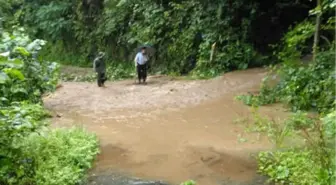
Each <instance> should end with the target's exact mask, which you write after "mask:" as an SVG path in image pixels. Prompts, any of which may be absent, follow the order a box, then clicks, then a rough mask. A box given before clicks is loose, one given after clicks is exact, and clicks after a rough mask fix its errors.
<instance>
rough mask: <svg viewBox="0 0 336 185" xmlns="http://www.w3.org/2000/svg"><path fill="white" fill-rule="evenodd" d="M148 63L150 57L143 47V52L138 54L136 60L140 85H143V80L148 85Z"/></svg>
mask: <svg viewBox="0 0 336 185" xmlns="http://www.w3.org/2000/svg"><path fill="white" fill-rule="evenodd" d="M147 61H148V56H147V54H146V47H143V48H141V52H138V53H137V54H136V56H135V59H134V62H135V66H136V68H137V73H138V80H139V84H140V83H141V80H143V83H144V84H146V78H147Z"/></svg>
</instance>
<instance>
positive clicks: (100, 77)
mask: <svg viewBox="0 0 336 185" xmlns="http://www.w3.org/2000/svg"><path fill="white" fill-rule="evenodd" d="M105 81H106V77H105V73H98V75H97V84H98V87H101V86H102V85H104V83H105Z"/></svg>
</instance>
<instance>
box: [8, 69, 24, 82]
mask: <svg viewBox="0 0 336 185" xmlns="http://www.w3.org/2000/svg"><path fill="white" fill-rule="evenodd" d="M3 71H4V72H5V73H6V74H8V75H9V76H13V77H16V78H18V79H19V80H24V79H25V77H24V75H23V74H22V73H21V71H20V70H17V69H13V68H5V69H3Z"/></svg>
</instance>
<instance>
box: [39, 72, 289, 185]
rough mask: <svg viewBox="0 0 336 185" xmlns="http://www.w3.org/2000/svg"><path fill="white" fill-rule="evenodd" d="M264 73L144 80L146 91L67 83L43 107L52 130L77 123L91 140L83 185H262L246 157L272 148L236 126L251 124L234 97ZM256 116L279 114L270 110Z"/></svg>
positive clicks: (249, 89) (275, 109)
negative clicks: (93, 154) (96, 142)
mask: <svg viewBox="0 0 336 185" xmlns="http://www.w3.org/2000/svg"><path fill="white" fill-rule="evenodd" d="M265 74H266V73H265V70H263V69H251V70H246V71H239V72H233V73H228V74H225V75H224V76H222V77H218V78H216V79H212V80H202V81H187V80H173V79H171V78H168V77H151V78H150V79H149V83H148V85H146V86H142V85H134V84H133V81H132V80H128V81H121V82H113V83H108V84H107V88H105V89H102V88H98V87H96V85H95V84H93V83H78V82H76V83H75V82H73V83H71V82H68V83H63V87H62V88H61V89H59V90H58V91H57V92H56V93H54V94H53V95H51V96H50V97H48V98H46V99H45V105H46V107H47V108H49V109H51V110H52V111H53V112H55V114H58V115H59V116H58V117H55V118H53V126H55V127H68V126H73V125H80V126H83V127H85V128H87V129H88V130H89V131H91V132H94V133H96V134H97V136H98V137H99V139H100V145H101V154H100V155H99V156H98V159H97V161H96V163H95V168H94V169H93V170H92V171H91V172H90V174H91V178H90V179H91V182H90V184H102V185H109V184H111V185H114V184H118V185H124V184H125V185H128V184H143V185H145V184H163V183H160V182H157V181H154V182H151V181H140V180H137V179H135V178H132V177H137V178H141V179H154V180H160V181H163V182H166V183H169V184H179V183H180V182H183V181H185V180H188V179H193V180H195V181H197V183H198V184H200V185H215V184H231V185H238V184H244V185H248V184H263V178H261V177H259V176H258V175H257V174H256V163H255V159H254V158H253V154H256V153H257V152H258V151H260V150H264V149H270V148H271V147H272V145H271V144H270V143H269V142H268V141H267V140H266V138H264V137H262V136H261V137H259V136H258V135H255V134H247V133H246V132H244V128H243V126H242V125H240V124H237V123H236V122H246V123H248V122H250V121H251V119H252V118H251V116H250V111H249V107H247V106H245V105H243V104H242V103H241V102H237V101H235V100H234V97H235V96H236V95H239V94H241V93H246V92H255V91H256V90H258V88H259V84H260V81H261V79H262V77H263V76H264V75H265ZM260 111H261V113H262V114H263V115H266V116H270V117H284V116H285V113H284V111H283V110H282V108H281V107H277V106H275V107H274V106H273V107H264V108H262V109H261V110H260ZM242 138H244V139H242ZM245 140H247V141H246V142H242V141H245ZM118 174H122V175H118Z"/></svg>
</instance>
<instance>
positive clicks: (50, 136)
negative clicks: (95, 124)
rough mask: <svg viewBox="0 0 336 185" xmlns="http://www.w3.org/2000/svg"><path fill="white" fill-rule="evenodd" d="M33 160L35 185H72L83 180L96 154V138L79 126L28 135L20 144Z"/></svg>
mask: <svg viewBox="0 0 336 185" xmlns="http://www.w3.org/2000/svg"><path fill="white" fill-rule="evenodd" d="M22 147H23V148H24V151H25V155H26V156H29V157H30V158H31V159H32V161H33V163H34V166H33V169H35V174H34V176H33V177H32V179H33V181H34V182H35V184H37V185H39V184H40V185H60V184H62V185H74V184H78V183H80V182H82V181H83V177H84V175H85V173H86V170H87V169H89V168H91V167H92V162H93V160H94V159H95V156H96V155H97V154H98V152H99V151H98V140H97V138H96V136H95V135H94V134H90V133H88V132H86V131H85V130H83V129H79V128H72V129H70V130H69V129H55V130H47V131H44V132H42V133H40V134H32V135H30V136H29V137H28V138H27V139H26V140H25V141H24V143H23V144H22Z"/></svg>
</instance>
